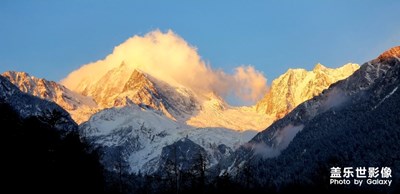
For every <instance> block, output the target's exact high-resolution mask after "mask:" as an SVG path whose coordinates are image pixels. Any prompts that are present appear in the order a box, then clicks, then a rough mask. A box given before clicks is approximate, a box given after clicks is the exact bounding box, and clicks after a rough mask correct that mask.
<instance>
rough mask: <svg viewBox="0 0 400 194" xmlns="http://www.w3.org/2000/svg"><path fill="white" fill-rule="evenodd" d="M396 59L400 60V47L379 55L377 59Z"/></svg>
mask: <svg viewBox="0 0 400 194" xmlns="http://www.w3.org/2000/svg"><path fill="white" fill-rule="evenodd" d="M393 57H397V58H400V46H395V47H393V48H391V49H389V50H387V51H385V52H383V53H382V54H381V55H379V57H378V59H381V60H382V59H388V58H393Z"/></svg>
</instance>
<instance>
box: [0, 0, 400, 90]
mask: <svg viewBox="0 0 400 194" xmlns="http://www.w3.org/2000/svg"><path fill="white" fill-rule="evenodd" d="M399 10H400V1H398V0H385V1H369V0H358V1H356V0H346V1H333V0H332V1H329V0H325V1H321V0H315V1H310V0H309V1H196V2H194V1H190V2H188V1H144V0H143V1H122V0H118V1H111V0H108V1H94V0H93V1H89V0H82V1H46V0H38V1H20V0H1V1H0V72H4V71H8V70H16V71H26V72H28V73H30V74H32V75H35V76H37V77H44V78H46V79H49V80H55V81H58V80H61V79H62V78H64V77H65V76H66V75H67V74H68V73H69V72H71V71H72V70H74V69H77V68H78V67H79V66H81V65H83V64H86V63H89V62H92V61H96V60H99V59H103V58H104V57H105V56H106V55H108V54H110V53H111V52H112V49H113V48H114V47H115V46H117V45H119V44H120V43H122V42H124V41H125V40H126V39H127V38H129V37H131V36H133V35H136V34H139V35H144V34H146V33H147V32H150V31H152V30H155V29H160V30H162V31H166V30H168V29H172V30H173V31H174V32H175V33H177V34H179V35H180V36H181V37H183V38H184V39H185V40H186V41H187V42H189V43H190V44H191V45H193V46H195V47H197V48H198V52H199V54H200V55H201V56H202V58H203V59H204V60H205V61H207V62H208V63H210V64H211V66H212V67H213V68H222V69H224V70H225V71H227V72H232V71H233V69H234V67H236V66H239V65H243V64H250V65H253V66H254V67H255V68H256V69H257V70H260V71H262V72H263V73H264V75H265V76H266V77H267V79H268V83H270V82H271V81H272V79H274V78H276V77H277V76H279V75H280V74H282V73H284V72H285V71H286V70H287V69H288V68H305V69H309V70H310V69H312V68H313V67H314V66H315V64H316V63H318V62H320V63H322V64H324V65H326V66H329V67H338V66H341V65H343V64H345V63H348V62H355V63H363V62H366V61H367V60H370V59H373V58H374V57H376V56H377V55H378V54H379V53H381V52H382V51H384V50H386V49H388V48H390V47H393V46H396V45H400V19H399V18H400V11H399Z"/></svg>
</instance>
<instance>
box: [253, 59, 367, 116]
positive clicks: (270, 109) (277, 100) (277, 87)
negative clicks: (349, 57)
mask: <svg viewBox="0 0 400 194" xmlns="http://www.w3.org/2000/svg"><path fill="white" fill-rule="evenodd" d="M358 68H359V65H357V64H352V63H349V64H346V65H344V66H342V67H339V68H336V69H331V68H327V67H325V66H323V65H321V64H317V65H316V66H315V67H314V69H313V70H312V71H307V70H305V69H289V70H288V71H287V72H286V73H284V74H283V75H281V76H279V77H278V78H277V79H275V80H274V81H273V82H272V85H271V89H270V90H269V92H268V93H267V94H266V96H265V97H264V98H263V99H262V100H260V101H259V102H258V103H257V105H256V109H257V111H259V112H264V113H266V114H268V115H271V116H275V117H276V118H277V119H279V118H282V117H283V116H285V115H286V114H287V113H289V112H290V111H292V110H293V109H294V108H295V107H296V106H297V105H299V104H301V103H302V102H304V101H306V100H309V99H311V98H312V97H314V96H317V95H319V94H320V93H321V92H322V91H323V90H325V89H327V88H328V87H329V86H330V85H331V84H333V83H335V82H337V81H339V80H342V79H345V78H347V77H348V76H350V75H351V74H353V73H354V71H356V70H357V69H358Z"/></svg>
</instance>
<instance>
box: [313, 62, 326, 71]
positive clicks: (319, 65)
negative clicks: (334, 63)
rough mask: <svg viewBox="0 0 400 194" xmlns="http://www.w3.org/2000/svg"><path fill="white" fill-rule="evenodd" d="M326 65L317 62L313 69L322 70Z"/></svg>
mask: <svg viewBox="0 0 400 194" xmlns="http://www.w3.org/2000/svg"><path fill="white" fill-rule="evenodd" d="M325 69H326V67H325V66H324V65H322V64H321V63H317V64H316V65H315V67H314V69H313V71H322V70H325Z"/></svg>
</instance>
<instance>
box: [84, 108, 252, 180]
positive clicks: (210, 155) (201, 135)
mask: <svg viewBox="0 0 400 194" xmlns="http://www.w3.org/2000/svg"><path fill="white" fill-rule="evenodd" d="M80 131H81V135H82V136H83V137H84V138H86V139H87V140H88V141H89V142H91V143H92V144H93V145H95V146H96V147H99V148H100V149H101V150H102V152H103V157H102V160H103V164H104V165H105V166H106V167H107V168H109V170H113V167H114V166H115V163H116V162H118V161H120V160H122V161H124V163H126V164H127V165H128V166H129V168H128V169H127V170H128V171H129V172H134V173H138V172H139V171H140V172H141V173H155V172H156V171H157V170H158V168H163V166H160V164H159V163H160V162H161V153H162V150H163V149H164V148H165V146H168V145H172V144H174V143H175V142H177V141H179V140H181V139H183V138H187V139H190V140H191V141H193V142H194V143H195V144H196V145H198V146H200V147H202V149H204V150H205V151H206V153H207V154H206V158H207V160H208V161H209V163H208V167H210V166H213V165H215V164H216V163H217V162H218V161H219V160H220V159H222V158H226V157H227V156H229V155H230V153H231V152H233V150H234V149H236V148H237V147H239V146H240V145H241V144H242V143H244V142H246V141H248V140H250V139H251V138H252V137H253V136H254V135H255V133H256V132H255V131H246V132H237V131H234V130H230V129H224V128H194V127H192V126H188V125H186V124H183V123H180V122H177V121H174V120H171V119H170V118H168V117H166V116H165V115H164V114H162V113H161V112H160V111H156V110H154V109H152V108H146V107H139V106H137V105H135V104H131V105H128V106H124V107H121V108H110V109H106V110H103V111H100V112H98V113H96V114H94V115H93V116H92V117H91V118H90V119H89V121H87V122H85V123H83V124H82V125H81V126H80ZM193 157H194V156H193Z"/></svg>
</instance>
